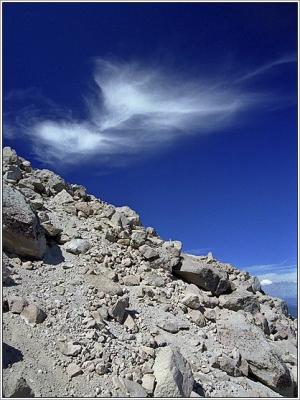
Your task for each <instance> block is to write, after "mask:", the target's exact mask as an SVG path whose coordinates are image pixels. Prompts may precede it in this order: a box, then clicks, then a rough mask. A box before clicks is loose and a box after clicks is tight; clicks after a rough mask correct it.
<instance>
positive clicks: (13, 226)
mask: <svg viewBox="0 0 300 400" xmlns="http://www.w3.org/2000/svg"><path fill="white" fill-rule="evenodd" d="M3 247H4V249H5V250H7V251H9V252H11V253H15V254H18V255H20V256H25V257H32V258H41V257H42V256H43V255H44V253H45V251H46V239H45V235H44V231H43V229H42V227H41V225H40V223H39V220H38V218H37V216H36V214H35V213H34V212H33V211H32V209H31V208H30V206H29V204H28V203H27V202H26V200H25V197H24V196H23V195H22V194H21V193H20V192H19V191H18V190H16V189H15V188H13V187H11V186H8V185H7V184H6V183H4V184H3Z"/></svg>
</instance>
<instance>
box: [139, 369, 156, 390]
mask: <svg viewBox="0 0 300 400" xmlns="http://www.w3.org/2000/svg"><path fill="white" fill-rule="evenodd" d="M142 386H143V388H144V389H145V390H146V392H147V393H149V394H152V393H153V391H154V387H155V376H154V375H152V374H145V375H144V376H143V379H142Z"/></svg>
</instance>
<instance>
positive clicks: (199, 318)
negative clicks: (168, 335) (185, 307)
mask: <svg viewBox="0 0 300 400" xmlns="http://www.w3.org/2000/svg"><path fill="white" fill-rule="evenodd" d="M189 316H190V317H191V320H192V321H193V322H194V323H195V324H196V325H198V326H200V327H201V328H203V327H204V326H205V325H206V321H205V317H204V315H203V314H202V312H201V311H199V310H191V311H189Z"/></svg>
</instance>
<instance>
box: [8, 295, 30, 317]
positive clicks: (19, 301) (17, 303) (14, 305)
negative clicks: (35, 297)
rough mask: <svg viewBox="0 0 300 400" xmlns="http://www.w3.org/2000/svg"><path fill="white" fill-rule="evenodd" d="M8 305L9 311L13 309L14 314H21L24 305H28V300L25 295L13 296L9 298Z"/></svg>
mask: <svg viewBox="0 0 300 400" xmlns="http://www.w3.org/2000/svg"><path fill="white" fill-rule="evenodd" d="M8 305H9V311H11V312H12V313H13V314H21V312H22V311H23V309H24V307H26V306H27V305H28V302H27V300H26V299H24V298H23V297H19V296H11V297H9V298H8Z"/></svg>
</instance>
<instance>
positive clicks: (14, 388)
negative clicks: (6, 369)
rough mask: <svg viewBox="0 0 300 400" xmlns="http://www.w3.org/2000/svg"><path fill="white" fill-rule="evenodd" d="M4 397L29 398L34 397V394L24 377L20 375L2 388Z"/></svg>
mask: <svg viewBox="0 0 300 400" xmlns="http://www.w3.org/2000/svg"><path fill="white" fill-rule="evenodd" d="M4 397H22V398H23V397H24V398H31V397H35V394H34V391H33V390H32V388H31V387H30V386H29V384H28V382H27V381H26V379H25V378H23V377H20V378H18V379H16V380H14V382H13V384H12V385H10V387H5V388H4Z"/></svg>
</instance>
